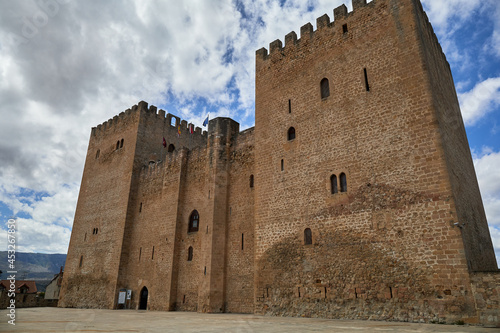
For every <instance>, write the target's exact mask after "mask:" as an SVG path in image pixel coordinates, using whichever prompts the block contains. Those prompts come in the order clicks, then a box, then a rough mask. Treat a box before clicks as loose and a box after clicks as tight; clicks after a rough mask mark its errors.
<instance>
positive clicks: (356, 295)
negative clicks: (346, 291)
mask: <svg viewBox="0 0 500 333" xmlns="http://www.w3.org/2000/svg"><path fill="white" fill-rule="evenodd" d="M357 289H358V288H354V298H358V290H357ZM391 298H392V297H391Z"/></svg>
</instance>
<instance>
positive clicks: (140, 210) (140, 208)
mask: <svg viewBox="0 0 500 333" xmlns="http://www.w3.org/2000/svg"><path fill="white" fill-rule="evenodd" d="M141 212H142V202H141V204H140V205H139V213H141Z"/></svg>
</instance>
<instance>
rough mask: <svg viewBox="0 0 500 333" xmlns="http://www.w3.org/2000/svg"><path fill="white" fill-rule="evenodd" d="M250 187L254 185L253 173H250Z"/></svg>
mask: <svg viewBox="0 0 500 333" xmlns="http://www.w3.org/2000/svg"><path fill="white" fill-rule="evenodd" d="M250 187H251V188H252V187H253V175H250Z"/></svg>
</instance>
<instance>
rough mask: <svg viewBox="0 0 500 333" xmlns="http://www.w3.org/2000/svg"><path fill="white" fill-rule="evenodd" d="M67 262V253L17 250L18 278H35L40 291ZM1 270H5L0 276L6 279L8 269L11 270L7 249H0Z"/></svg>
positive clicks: (43, 289)
mask: <svg viewBox="0 0 500 333" xmlns="http://www.w3.org/2000/svg"><path fill="white" fill-rule="evenodd" d="M65 262H66V255H65V254H45V253H24V252H16V261H15V265H16V269H15V270H16V271H17V274H16V279H17V280H35V281H36V287H37V289H38V291H45V287H46V286H47V284H48V283H49V282H50V281H51V280H52V278H53V277H54V275H55V274H57V273H59V269H60V268H61V266H64V263H65ZM0 270H1V271H2V272H3V273H2V275H0V278H1V279H2V280H4V279H6V278H7V277H8V274H7V271H8V270H10V269H9V262H8V261H7V251H0Z"/></svg>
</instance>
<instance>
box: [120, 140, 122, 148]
mask: <svg viewBox="0 0 500 333" xmlns="http://www.w3.org/2000/svg"><path fill="white" fill-rule="evenodd" d="M120 148H123V139H121V141H120Z"/></svg>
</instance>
